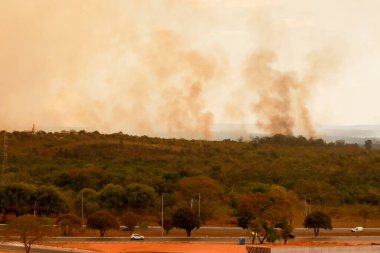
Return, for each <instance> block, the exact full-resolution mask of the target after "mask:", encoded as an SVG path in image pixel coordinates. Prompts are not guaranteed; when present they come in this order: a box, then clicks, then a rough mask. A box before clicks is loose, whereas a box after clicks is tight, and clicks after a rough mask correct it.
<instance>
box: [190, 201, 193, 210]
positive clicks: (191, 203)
mask: <svg viewBox="0 0 380 253" xmlns="http://www.w3.org/2000/svg"><path fill="white" fill-rule="evenodd" d="M190 209H191V211H193V198H191V199H190Z"/></svg>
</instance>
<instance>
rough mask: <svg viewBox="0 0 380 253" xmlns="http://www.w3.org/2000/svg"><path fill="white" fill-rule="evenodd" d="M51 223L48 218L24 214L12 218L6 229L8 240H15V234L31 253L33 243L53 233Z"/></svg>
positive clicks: (26, 250) (27, 252)
mask: <svg viewBox="0 0 380 253" xmlns="http://www.w3.org/2000/svg"><path fill="white" fill-rule="evenodd" d="M50 225H51V223H50V222H49V220H48V219H47V218H38V217H35V216H33V215H23V216H19V217H17V218H16V219H14V220H12V222H11V223H10V224H9V226H8V227H7V230H6V235H7V236H6V237H5V238H6V240H8V241H14V240H15V236H16V237H17V238H18V239H17V240H18V241H20V242H21V243H22V244H23V245H24V248H25V252H26V253H29V252H30V249H31V247H32V245H33V244H35V243H36V242H38V241H41V240H42V239H43V238H44V237H45V236H48V235H50V234H51V232H52V231H51V226H50Z"/></svg>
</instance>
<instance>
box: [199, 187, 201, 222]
mask: <svg viewBox="0 0 380 253" xmlns="http://www.w3.org/2000/svg"><path fill="white" fill-rule="evenodd" d="M198 217H199V218H201V194H200V193H198Z"/></svg>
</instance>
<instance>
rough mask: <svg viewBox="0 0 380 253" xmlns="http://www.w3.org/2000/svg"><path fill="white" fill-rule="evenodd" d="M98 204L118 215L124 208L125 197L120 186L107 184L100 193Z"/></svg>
mask: <svg viewBox="0 0 380 253" xmlns="http://www.w3.org/2000/svg"><path fill="white" fill-rule="evenodd" d="M100 203H101V206H102V208H104V209H107V210H110V211H112V212H113V213H115V214H118V215H120V214H121V213H122V212H123V210H124V209H125V208H126V203H127V201H126V197H125V191H124V188H123V187H122V186H121V185H114V184H107V185H106V186H105V187H104V188H103V189H102V190H101V191H100Z"/></svg>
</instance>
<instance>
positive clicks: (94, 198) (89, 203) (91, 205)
mask: <svg viewBox="0 0 380 253" xmlns="http://www.w3.org/2000/svg"><path fill="white" fill-rule="evenodd" d="M99 197H100V196H99V193H98V192H97V191H95V190H94V189H91V188H84V189H82V190H81V191H80V192H79V193H78V194H77V195H76V197H75V199H74V208H75V211H76V213H77V214H81V213H82V201H83V214H84V216H85V217H88V216H89V215H90V214H92V213H94V212H96V211H99V210H100V205H99Z"/></svg>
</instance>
